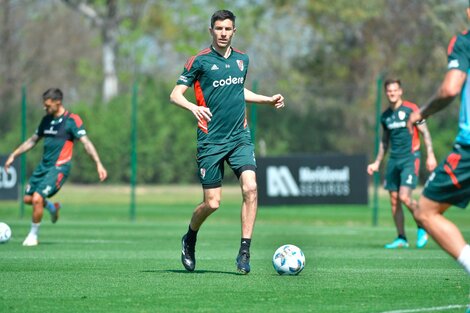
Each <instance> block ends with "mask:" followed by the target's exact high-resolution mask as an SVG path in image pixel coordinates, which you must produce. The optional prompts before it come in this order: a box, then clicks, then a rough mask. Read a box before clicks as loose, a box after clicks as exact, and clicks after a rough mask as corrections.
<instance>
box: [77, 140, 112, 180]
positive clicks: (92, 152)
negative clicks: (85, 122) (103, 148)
mask: <svg viewBox="0 0 470 313" xmlns="http://www.w3.org/2000/svg"><path fill="white" fill-rule="evenodd" d="M80 141H81V142H82V143H83V146H84V147H85V151H86V152H87V153H88V155H89V156H90V157H91V158H92V160H93V161H95V163H96V170H97V172H98V176H99V178H100V181H104V180H105V179H106V177H108V172H107V171H106V169H105V168H104V166H103V164H102V163H101V160H100V157H99V156H98V152H96V149H95V146H94V145H93V143H92V142H91V141H90V139H89V138H88V137H87V136H83V137H80Z"/></svg>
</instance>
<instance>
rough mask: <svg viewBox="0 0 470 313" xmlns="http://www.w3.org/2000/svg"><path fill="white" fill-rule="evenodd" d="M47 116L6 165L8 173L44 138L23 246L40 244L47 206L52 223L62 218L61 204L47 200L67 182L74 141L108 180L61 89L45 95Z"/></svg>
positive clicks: (31, 185) (29, 199)
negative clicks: (40, 232)
mask: <svg viewBox="0 0 470 313" xmlns="http://www.w3.org/2000/svg"><path fill="white" fill-rule="evenodd" d="M42 98H43V104H44V110H45V111H46V115H45V116H44V118H43V119H42V120H41V123H40V124H39V127H38V128H37V130H36V132H35V134H34V135H32V136H31V137H30V138H29V139H28V140H26V141H25V142H24V143H22V144H21V145H20V146H19V147H18V148H17V149H16V150H15V151H13V153H12V154H10V156H9V157H8V159H7V160H6V162H5V171H8V168H9V167H10V165H11V164H12V163H13V161H14V160H15V158H16V157H18V156H19V155H20V154H22V153H25V152H26V151H29V150H31V149H32V148H33V147H34V146H36V144H37V143H38V142H39V141H40V140H41V139H42V138H44V153H43V155H42V160H41V163H40V164H39V165H38V166H37V167H36V169H35V170H34V172H33V174H32V176H31V178H30V180H29V183H28V186H27V187H26V194H25V196H24V199H23V200H24V202H25V203H26V204H30V205H32V206H33V218H32V224H31V230H30V232H29V234H28V236H27V237H26V239H25V240H24V241H23V246H36V245H38V243H39V241H38V233H39V226H40V223H41V220H42V216H43V212H44V207H46V208H47V209H48V210H49V212H50V213H51V220H52V223H55V222H57V219H58V218H59V209H60V204H59V203H52V202H50V201H49V200H47V198H49V197H52V196H53V195H55V194H56V193H57V192H58V191H59V190H60V188H61V187H62V185H63V184H64V182H65V181H66V179H67V177H68V174H69V172H70V168H71V165H72V164H71V161H72V153H73V146H74V141H75V140H76V139H78V140H80V141H81V142H82V143H83V145H84V147H85V150H86V152H87V153H88V154H89V155H90V156H91V158H92V159H93V160H94V161H95V163H96V170H97V171H98V175H99V179H100V181H103V180H105V179H106V177H107V172H106V169H105V168H104V167H103V164H101V161H100V158H99V156H98V153H97V152H96V149H95V147H94V146H93V144H92V143H91V141H90V139H88V137H87V135H86V131H85V129H84V127H83V123H82V120H81V118H80V117H79V116H78V115H76V114H73V113H70V112H68V111H67V110H65V108H64V107H63V106H62V98H63V94H62V91H61V90H60V89H57V88H50V89H48V90H46V91H45V92H44V93H43V95H42Z"/></svg>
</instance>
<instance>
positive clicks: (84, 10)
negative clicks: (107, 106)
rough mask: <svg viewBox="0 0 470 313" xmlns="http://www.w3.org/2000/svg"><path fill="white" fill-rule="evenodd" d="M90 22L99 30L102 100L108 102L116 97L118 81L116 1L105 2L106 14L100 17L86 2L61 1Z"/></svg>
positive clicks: (108, 0) (107, 0)
mask: <svg viewBox="0 0 470 313" xmlns="http://www.w3.org/2000/svg"><path fill="white" fill-rule="evenodd" d="M62 1H64V3H65V4H67V5H68V6H70V7H71V8H73V9H74V10H77V11H78V12H80V13H81V14H83V15H84V16H86V17H87V18H89V19H90V20H91V21H92V24H93V26H96V27H99V28H100V30H101V40H102V42H103V43H102V50H103V51H102V53H103V56H102V60H103V100H104V101H105V102H108V101H109V100H111V99H112V98H114V97H115V96H117V95H118V92H119V80H118V76H117V70H116V60H117V58H116V55H117V46H118V40H117V38H118V26H119V22H118V14H117V1H116V0H106V14H105V15H103V16H100V15H99V14H98V11H97V10H96V9H95V8H93V7H91V6H90V5H88V4H87V3H86V1H74V0H62Z"/></svg>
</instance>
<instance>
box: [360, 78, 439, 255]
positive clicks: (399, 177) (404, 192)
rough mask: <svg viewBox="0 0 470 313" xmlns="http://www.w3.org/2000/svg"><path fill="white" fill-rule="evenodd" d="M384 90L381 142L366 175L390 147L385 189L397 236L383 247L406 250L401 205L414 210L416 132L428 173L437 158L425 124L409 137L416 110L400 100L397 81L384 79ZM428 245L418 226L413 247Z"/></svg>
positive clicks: (416, 170) (370, 173) (417, 152)
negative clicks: (424, 154)
mask: <svg viewBox="0 0 470 313" xmlns="http://www.w3.org/2000/svg"><path fill="white" fill-rule="evenodd" d="M384 87H385V93H386V95H387V99H388V102H389V107H388V108H387V109H386V110H385V111H384V112H383V113H382V116H381V122H382V128H383V135H382V141H381V142H380V146H379V151H378V153H377V157H376V160H375V162H374V163H371V164H369V166H368V167H367V172H368V173H369V175H372V174H373V173H374V172H376V171H378V169H379V166H380V162H381V161H382V159H383V158H384V156H385V153H386V152H387V150H388V147H389V146H390V158H389V160H388V164H387V173H386V178H385V189H387V190H388V191H389V193H390V203H391V208H392V215H393V220H394V222H395V226H396V228H397V233H398V237H397V238H396V239H395V240H394V241H392V242H391V243H389V244H386V245H385V248H387V249H395V248H407V247H408V246H409V244H408V240H407V238H406V234H405V218H404V215H403V209H402V205H401V204H402V203H403V204H404V205H405V206H406V207H407V208H408V209H409V210H410V211H411V212H413V211H414V210H415V207H416V201H415V200H414V199H413V198H412V197H411V192H412V190H413V189H415V188H416V184H417V183H418V171H419V162H420V152H419V147H420V139H419V134H418V132H419V133H421V134H422V135H423V139H424V144H425V145H426V153H427V160H426V168H427V169H428V171H430V172H431V171H433V170H434V168H435V167H436V158H435V156H434V152H433V149H432V142H431V135H430V134H429V131H428V128H427V126H426V124H425V123H421V124H419V125H416V126H415V127H414V129H413V133H412V134H410V133H409V131H408V128H407V126H406V122H407V121H408V118H409V116H410V114H411V113H412V112H414V111H417V110H418V106H417V105H416V104H414V103H411V102H409V101H405V100H403V99H402V95H403V90H402V88H401V82H400V80H399V79H387V80H386V81H385V84H384ZM427 242H428V236H427V233H426V231H425V230H424V228H422V227H421V226H420V225H419V224H418V232H417V240H416V246H417V247H418V248H423V247H424V246H425V245H426V243H427Z"/></svg>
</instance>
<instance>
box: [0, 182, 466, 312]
mask: <svg viewBox="0 0 470 313" xmlns="http://www.w3.org/2000/svg"><path fill="white" fill-rule="evenodd" d="M185 188H186V189H184V191H185V192H187V190H191V189H187V187H185ZM108 191H109V192H110V193H111V194H108ZM108 191H107V190H105V189H100V188H95V189H93V190H88V192H95V193H96V194H95V195H94V196H93V197H86V198H79V197H77V196H76V195H70V197H69V193H73V189H66V190H64V193H63V194H62V193H61V194H60V196H61V197H63V198H62V199H61V200H62V201H63V203H64V211H63V212H62V215H61V220H59V223H58V224H56V225H52V224H51V223H50V222H49V221H48V220H47V219H45V220H44V223H43V226H42V228H41V233H40V235H41V237H40V240H41V245H40V246H38V247H33V248H25V247H22V246H21V242H22V240H23V237H24V236H25V235H26V233H27V231H28V228H29V217H28V218H24V219H18V218H17V213H18V211H17V204H16V203H0V220H2V221H6V222H7V223H9V224H10V226H11V227H12V229H13V234H14V237H13V239H12V241H11V242H9V243H8V244H5V245H0V278H1V282H2V289H3V290H2V293H0V312H275V311H282V312H298V311H301V312H384V311H393V310H405V309H406V310H411V309H422V308H432V307H447V306H449V305H460V306H462V308H463V306H464V305H465V304H466V303H467V302H468V290H469V282H468V277H467V276H466V274H465V273H464V272H463V270H462V269H460V268H459V267H458V266H457V265H456V264H455V262H454V261H453V260H452V259H451V258H450V257H449V256H447V255H446V254H445V253H444V252H442V250H440V248H439V247H438V246H437V245H436V244H435V243H434V242H431V243H430V244H429V245H428V246H427V247H426V248H425V249H422V250H418V249H416V248H414V240H415V239H416V237H415V236H416V234H415V231H416V230H415V225H413V223H412V222H411V221H410V216H409V215H407V232H408V236H409V238H410V243H411V247H410V248H409V249H407V250H398V251H387V250H385V249H383V245H384V243H386V242H387V241H390V240H391V239H392V238H393V236H394V228H393V226H392V221H391V217H390V213H389V209H388V205H387V199H386V198H385V199H383V200H382V202H381V203H382V204H383V208H382V209H381V211H380V212H379V213H380V215H379V216H380V219H379V225H380V226H378V227H372V226H371V225H370V222H371V210H370V208H368V207H366V206H363V207H361V206H352V207H349V206H331V205H330V206H312V207H307V206H302V207H278V208H262V209H260V212H259V216H258V221H257V225H256V229H255V234H254V239H253V244H252V269H253V271H252V273H250V274H249V275H247V276H242V275H238V274H237V273H236V271H235V257H236V254H237V250H238V245H239V240H240V238H239V237H240V221H239V210H240V209H239V205H240V200H239V197H238V194H237V193H235V192H234V193H233V196H232V195H230V194H229V196H228V197H227V199H226V201H225V202H223V206H222V207H221V209H220V210H219V211H218V212H216V213H215V214H214V215H213V216H211V218H210V219H209V220H208V221H207V223H206V224H205V225H204V227H203V229H202V230H201V232H200V234H199V239H198V246H197V249H196V255H197V267H196V271H195V272H194V273H188V272H186V271H185V270H184V269H183V267H182V265H181V264H180V249H181V247H180V239H181V236H182V234H183V232H185V231H186V229H187V224H188V220H189V217H190V215H191V212H192V209H193V205H194V204H195V203H197V201H198V200H199V190H198V192H195V193H194V201H188V200H186V201H187V203H182V202H181V200H180V199H176V200H174V202H175V204H174V205H172V199H173V197H175V193H174V192H173V193H169V194H168V196H165V193H162V192H159V193H158V195H159V196H158V197H151V194H150V193H146V194H144V195H143V197H149V198H144V199H143V200H142V202H143V204H142V205H140V206H138V212H137V214H138V215H137V221H136V222H134V223H132V222H129V221H128V201H127V198H125V197H121V195H114V194H112V191H113V190H112V189H111V190H108ZM80 192H81V190H80V189H78V191H77V193H78V194H80ZM107 197H109V198H110V201H109V203H106V201H105V200H106V198H107ZM119 197H121V198H120V199H121V202H119V201H117V199H119ZM185 197H186V198H190V197H189V196H188V195H185ZM150 198H151V199H150ZM87 199H91V200H89V201H86V200H87ZM93 199H99V201H98V200H97V201H95V202H94V201H93ZM67 200H70V201H67ZM152 201H153V202H152ZM29 212H30V211H28V215H29ZM139 213H142V215H140V214H139ZM449 213H450V214H449V215H450V217H451V218H453V219H455V220H456V221H457V222H458V223H459V225H460V226H461V227H463V229H464V234H465V235H466V236H468V235H469V234H470V233H469V231H470V216H469V214H468V212H466V211H463V210H458V209H452V210H451V211H450V212H449ZM46 217H47V215H46ZM47 218H48V217H47ZM285 243H293V244H296V245H298V246H299V247H301V248H302V250H303V251H304V253H305V255H306V259H307V264H306V267H305V270H304V271H303V272H302V273H301V274H300V275H299V276H297V277H282V276H279V275H277V273H275V271H274V270H273V268H272V264H271V257H272V254H273V253H274V251H275V249H276V248H277V247H278V246H279V245H281V244H285ZM452 310H454V309H449V310H446V312H453V311H452ZM455 311H456V312H461V311H462V309H461V308H460V307H459V308H455Z"/></svg>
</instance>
